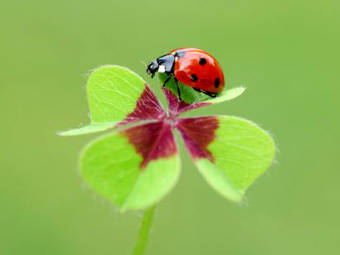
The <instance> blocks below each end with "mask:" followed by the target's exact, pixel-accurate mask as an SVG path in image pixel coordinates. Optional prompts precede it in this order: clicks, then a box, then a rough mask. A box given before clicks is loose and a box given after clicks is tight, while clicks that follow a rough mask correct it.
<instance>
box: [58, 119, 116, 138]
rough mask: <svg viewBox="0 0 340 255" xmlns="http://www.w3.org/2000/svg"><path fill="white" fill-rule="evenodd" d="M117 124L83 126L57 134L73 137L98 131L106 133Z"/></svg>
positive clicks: (105, 123) (106, 123) (104, 123)
mask: <svg viewBox="0 0 340 255" xmlns="http://www.w3.org/2000/svg"><path fill="white" fill-rule="evenodd" d="M117 123H118V122H103V123H93V124H90V125H88V126H84V127H81V128H77V129H71V130H67V131H62V132H58V135H60V136H73V135H84V134H90V133H96V132H100V131H106V130H109V129H110V128H113V127H114V126H115V125H116V124H117Z"/></svg>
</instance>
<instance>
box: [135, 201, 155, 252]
mask: <svg viewBox="0 0 340 255" xmlns="http://www.w3.org/2000/svg"><path fill="white" fill-rule="evenodd" d="M155 208H156V206H155V205H154V206H151V207H150V208H148V209H146V210H145V212H144V216H143V219H142V223H141V226H140V229H139V233H138V237H137V241H136V244H135V247H134V250H133V253H132V254H133V255H143V254H144V252H145V248H146V245H147V243H148V239H149V234H150V229H151V226H152V222H153V219H154V213H155Z"/></svg>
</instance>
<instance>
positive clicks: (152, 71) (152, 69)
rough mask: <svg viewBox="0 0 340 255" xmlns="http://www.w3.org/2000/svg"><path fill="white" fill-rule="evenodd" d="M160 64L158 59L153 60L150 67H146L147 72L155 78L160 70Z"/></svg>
mask: <svg viewBox="0 0 340 255" xmlns="http://www.w3.org/2000/svg"><path fill="white" fill-rule="evenodd" d="M158 68H159V65H158V63H157V61H156V60H154V61H152V62H151V63H150V64H149V65H148V68H147V69H146V72H147V73H148V74H150V75H151V77H152V78H153V77H154V76H155V73H156V72H157V71H158Z"/></svg>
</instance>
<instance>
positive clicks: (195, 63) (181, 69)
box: [147, 48, 225, 97]
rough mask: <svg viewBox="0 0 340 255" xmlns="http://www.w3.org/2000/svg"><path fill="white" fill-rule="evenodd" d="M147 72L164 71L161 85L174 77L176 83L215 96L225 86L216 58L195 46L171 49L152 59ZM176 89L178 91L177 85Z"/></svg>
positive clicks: (152, 73) (152, 74)
mask: <svg viewBox="0 0 340 255" xmlns="http://www.w3.org/2000/svg"><path fill="white" fill-rule="evenodd" d="M147 72H148V73H149V74H151V77H153V76H154V74H155V73H156V72H159V73H166V74H167V75H168V78H167V79H166V80H165V82H164V84H163V86H165V84H166V83H167V82H168V81H169V80H170V78H171V77H174V78H175V82H176V83H177V82H178V81H179V82H181V83H182V84H184V85H187V86H190V87H192V88H194V89H195V90H197V91H200V92H203V93H205V94H207V95H209V96H211V97H215V96H216V95H217V93H219V92H221V91H222V90H223V89H224V86H225V82H224V75H223V71H222V68H221V67H220V65H219V63H218V62H217V60H216V59H215V58H214V57H213V56H212V55H211V54H210V53H208V52H206V51H204V50H200V49H196V48H179V49H175V50H172V51H170V52H169V53H168V54H166V55H163V56H161V57H159V58H157V59H156V60H154V61H152V62H151V63H150V64H149V65H148V68H147ZM177 89H178V92H180V91H179V87H178V86H177ZM178 94H179V96H180V93H178Z"/></svg>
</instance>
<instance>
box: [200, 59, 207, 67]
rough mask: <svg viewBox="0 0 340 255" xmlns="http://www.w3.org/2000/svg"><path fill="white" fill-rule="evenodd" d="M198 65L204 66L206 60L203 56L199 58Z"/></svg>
mask: <svg viewBox="0 0 340 255" xmlns="http://www.w3.org/2000/svg"><path fill="white" fill-rule="evenodd" d="M199 63H200V65H201V66H204V65H205V64H206V63H207V60H206V59H205V58H200V62H199Z"/></svg>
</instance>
